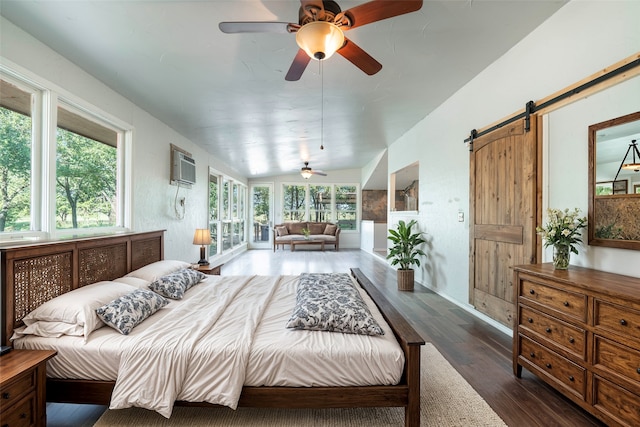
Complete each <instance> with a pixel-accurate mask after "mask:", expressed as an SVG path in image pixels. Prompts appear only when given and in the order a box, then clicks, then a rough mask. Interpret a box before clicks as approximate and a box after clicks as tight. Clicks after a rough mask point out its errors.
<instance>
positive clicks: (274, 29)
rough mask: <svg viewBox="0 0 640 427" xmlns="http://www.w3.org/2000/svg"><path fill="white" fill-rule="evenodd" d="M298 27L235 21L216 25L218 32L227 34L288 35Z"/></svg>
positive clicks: (295, 25)
mask: <svg viewBox="0 0 640 427" xmlns="http://www.w3.org/2000/svg"><path fill="white" fill-rule="evenodd" d="M299 27H300V26H299V25H298V24H291V23H288V22H270V21H266V22H260V21H236V22H221V23H219V24H218V28H220V31H222V32H223V33H227V34H235V33H282V34H289V33H293V32H295V31H297V29H298V28H299Z"/></svg>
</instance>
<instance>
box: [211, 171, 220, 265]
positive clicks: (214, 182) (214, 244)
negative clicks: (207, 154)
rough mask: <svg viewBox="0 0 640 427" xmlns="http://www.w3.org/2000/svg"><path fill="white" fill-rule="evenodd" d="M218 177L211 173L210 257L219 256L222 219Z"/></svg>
mask: <svg viewBox="0 0 640 427" xmlns="http://www.w3.org/2000/svg"><path fill="white" fill-rule="evenodd" d="M218 182H220V181H219V179H218V176H217V175H214V174H211V173H209V232H210V233H211V244H210V245H209V256H214V255H217V254H218V223H219V220H218V219H219V218H220V215H219V213H220V207H219V206H218V200H219V199H218Z"/></svg>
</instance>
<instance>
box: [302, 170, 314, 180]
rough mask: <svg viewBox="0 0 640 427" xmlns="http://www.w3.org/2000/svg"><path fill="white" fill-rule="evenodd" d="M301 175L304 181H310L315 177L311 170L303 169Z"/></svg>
mask: <svg viewBox="0 0 640 427" xmlns="http://www.w3.org/2000/svg"><path fill="white" fill-rule="evenodd" d="M300 175H302V177H303V178H304V179H309V178H311V175H313V174H312V173H311V171H310V170H305V169H303V170H302V171H301V172H300Z"/></svg>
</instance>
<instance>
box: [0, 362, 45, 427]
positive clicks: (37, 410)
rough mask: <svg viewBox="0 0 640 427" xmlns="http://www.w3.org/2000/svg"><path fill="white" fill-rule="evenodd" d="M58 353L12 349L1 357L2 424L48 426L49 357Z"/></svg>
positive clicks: (0, 405) (0, 411)
mask: <svg viewBox="0 0 640 427" xmlns="http://www.w3.org/2000/svg"><path fill="white" fill-rule="evenodd" d="M55 354H56V352H55V351H52V350H12V351H10V352H9V353H7V354H5V355H3V356H1V357H0V413H1V414H2V416H1V417H0V418H1V424H2V426H3V427H4V426H7V427H27V426H39V427H44V426H46V425H47V402H46V388H45V387H46V382H47V360H49V359H50V358H52V357H53V356H55Z"/></svg>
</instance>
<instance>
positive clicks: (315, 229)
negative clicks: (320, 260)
mask: <svg viewBox="0 0 640 427" xmlns="http://www.w3.org/2000/svg"><path fill="white" fill-rule="evenodd" d="M303 229H307V230H309V238H308V240H311V241H315V242H318V241H320V242H321V243H320V245H321V246H320V247H321V248H322V249H324V247H325V246H326V245H333V247H334V249H335V250H336V251H338V250H339V249H340V227H339V226H338V225H336V224H333V223H330V222H286V223H284V224H277V225H275V226H274V227H273V251H274V252H275V251H276V248H277V247H278V246H280V247H281V248H282V249H284V245H289V246H290V248H291V250H293V249H294V246H295V243H294V244H292V243H291V242H292V241H296V243H297V242H300V241H304V240H305V236H304V233H303V232H302V230H303Z"/></svg>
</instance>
